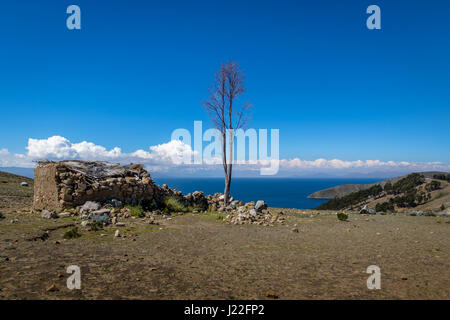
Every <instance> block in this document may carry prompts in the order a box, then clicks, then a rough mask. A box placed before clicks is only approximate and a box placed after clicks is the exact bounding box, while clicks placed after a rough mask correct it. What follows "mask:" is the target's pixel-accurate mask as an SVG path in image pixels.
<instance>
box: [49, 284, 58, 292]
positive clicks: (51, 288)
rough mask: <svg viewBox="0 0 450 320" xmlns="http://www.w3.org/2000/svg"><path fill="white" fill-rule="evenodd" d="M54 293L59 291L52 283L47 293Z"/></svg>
mask: <svg viewBox="0 0 450 320" xmlns="http://www.w3.org/2000/svg"><path fill="white" fill-rule="evenodd" d="M55 291H59V289H58V288H57V287H56V285H55V284H54V283H53V284H52V285H51V286H50V287H48V288H47V292H55Z"/></svg>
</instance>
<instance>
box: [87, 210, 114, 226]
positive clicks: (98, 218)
mask: <svg viewBox="0 0 450 320" xmlns="http://www.w3.org/2000/svg"><path fill="white" fill-rule="evenodd" d="M110 211H111V210H110V209H102V210H97V211H93V212H91V214H90V215H89V216H90V218H91V219H92V221H93V222H100V223H106V224H108V223H109V218H110V217H109V214H110Z"/></svg>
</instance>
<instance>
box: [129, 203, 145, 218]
mask: <svg viewBox="0 0 450 320" xmlns="http://www.w3.org/2000/svg"><path fill="white" fill-rule="evenodd" d="M125 208H127V209H129V210H130V215H131V216H133V217H136V218H145V213H144V209H143V208H142V207H141V206H130V205H127V206H125Z"/></svg>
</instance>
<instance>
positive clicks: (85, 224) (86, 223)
mask: <svg viewBox="0 0 450 320" xmlns="http://www.w3.org/2000/svg"><path fill="white" fill-rule="evenodd" d="M88 224H89V221H87V220H84V221H82V222H81V226H82V227H87V226H88Z"/></svg>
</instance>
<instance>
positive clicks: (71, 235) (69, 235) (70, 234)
mask: <svg viewBox="0 0 450 320" xmlns="http://www.w3.org/2000/svg"><path fill="white" fill-rule="evenodd" d="M79 237H81V233H80V232H79V231H78V228H77V227H75V228H72V229H70V230H69V231H66V233H64V239H76V238H79Z"/></svg>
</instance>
